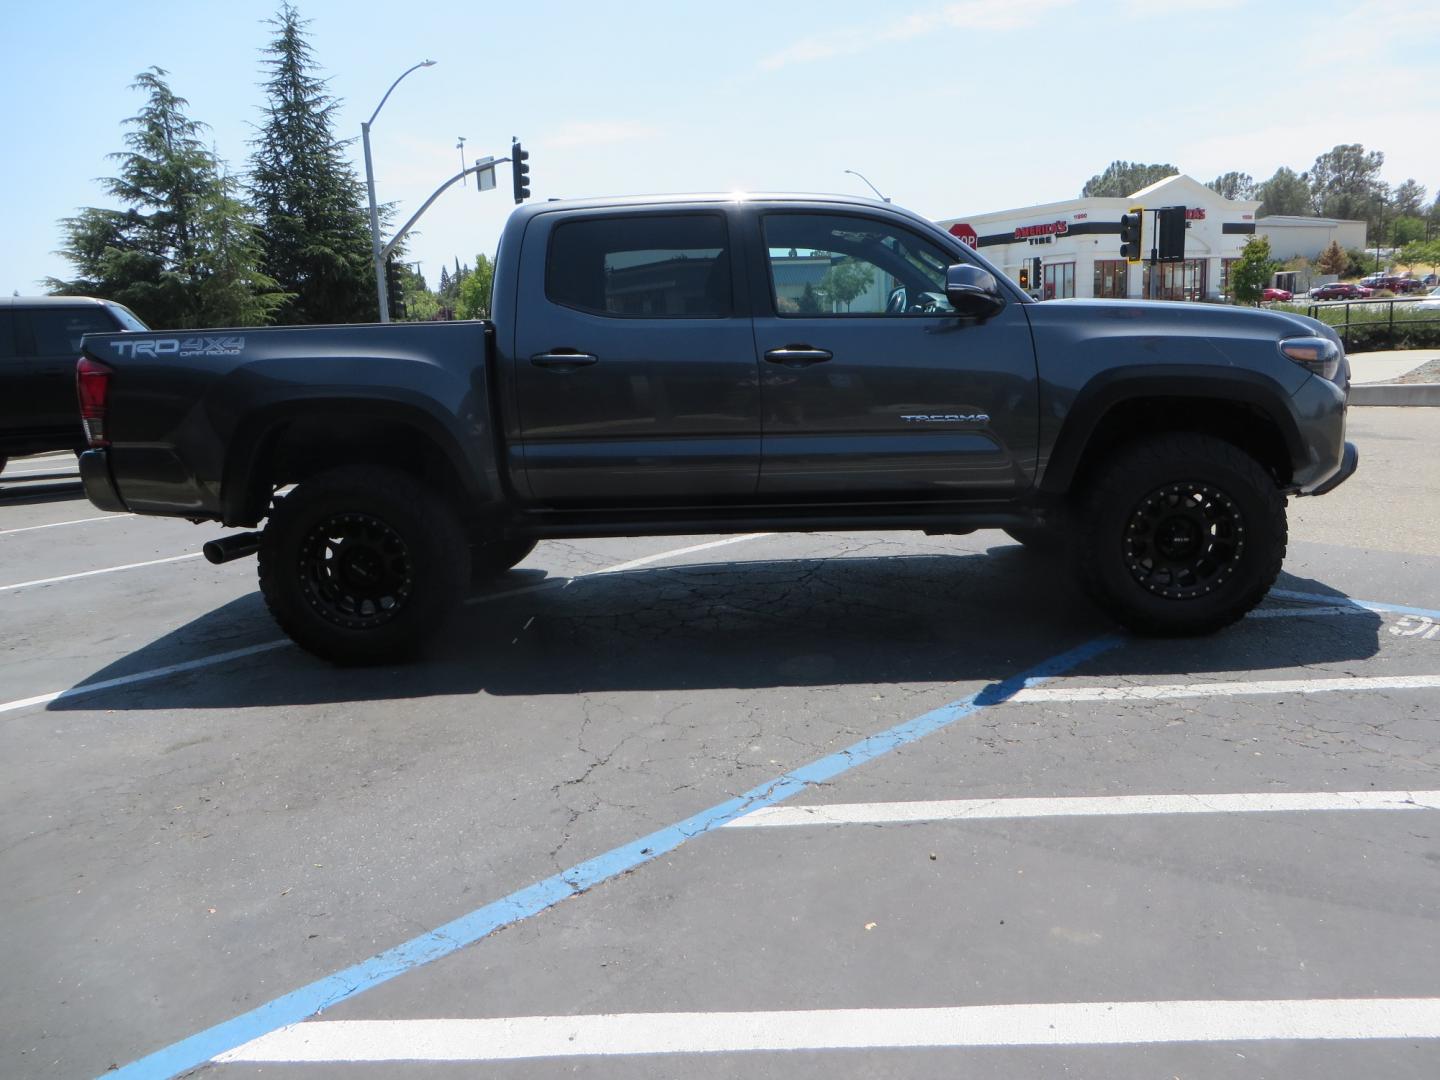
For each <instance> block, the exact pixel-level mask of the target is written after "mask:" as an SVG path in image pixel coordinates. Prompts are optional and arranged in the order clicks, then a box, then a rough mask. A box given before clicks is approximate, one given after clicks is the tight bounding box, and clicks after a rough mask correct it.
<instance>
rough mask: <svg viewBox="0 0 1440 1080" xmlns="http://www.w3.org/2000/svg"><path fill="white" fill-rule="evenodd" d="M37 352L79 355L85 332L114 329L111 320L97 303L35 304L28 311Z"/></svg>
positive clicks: (99, 332) (51, 354) (44, 354)
mask: <svg viewBox="0 0 1440 1080" xmlns="http://www.w3.org/2000/svg"><path fill="white" fill-rule="evenodd" d="M30 330H31V333H33V334H34V335H35V355H37V356H79V355H80V339H81V338H82V337H84V336H85V335H86V334H103V333H114V331H115V320H114V319H112V318H111V317H110V315H109V313H108V312H107V311H106V310H105V309H104V308H100V307H83V308H63V307H47V308H36V309H34V310H33V311H31V312H30Z"/></svg>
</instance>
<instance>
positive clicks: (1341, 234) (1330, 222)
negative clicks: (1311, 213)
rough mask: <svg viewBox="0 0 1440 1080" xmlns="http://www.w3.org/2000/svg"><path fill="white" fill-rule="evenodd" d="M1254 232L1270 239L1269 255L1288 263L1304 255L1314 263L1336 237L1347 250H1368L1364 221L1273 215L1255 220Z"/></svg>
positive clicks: (1336, 240) (1337, 241)
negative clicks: (1288, 260) (1289, 260)
mask: <svg viewBox="0 0 1440 1080" xmlns="http://www.w3.org/2000/svg"><path fill="white" fill-rule="evenodd" d="M1255 231H1256V232H1257V233H1258V234H1259V235H1261V236H1268V237H1269V238H1270V255H1271V257H1272V258H1276V259H1279V260H1280V261H1281V262H1285V261H1286V260H1287V259H1293V258H1295V257H1296V256H1302V257H1304V258H1306V259H1309V260H1310V261H1311V262H1314V261H1315V258H1316V257H1317V256H1318V255H1319V254H1320V252H1322V251H1324V250H1325V249H1326V248H1327V247H1329V246H1330V242H1331V241H1332V240H1333V241H1335V242H1336V243H1338V244H1339V245H1340V247H1341V248H1342V249H1343V250H1345V251H1350V250H1352V249H1353V250H1358V251H1364V250H1365V222H1363V221H1347V220H1345V219H1344V218H1324V217H1291V216H1290V215H1288V214H1274V215H1271V216H1270V217H1263V218H1261V219H1260V220H1259V221H1257V222H1256V223H1255Z"/></svg>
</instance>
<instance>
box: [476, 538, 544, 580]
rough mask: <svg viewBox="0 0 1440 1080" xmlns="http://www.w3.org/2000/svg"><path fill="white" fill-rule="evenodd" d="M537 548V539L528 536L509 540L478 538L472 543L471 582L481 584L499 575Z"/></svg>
mask: <svg viewBox="0 0 1440 1080" xmlns="http://www.w3.org/2000/svg"><path fill="white" fill-rule="evenodd" d="M534 550H535V541H534V540H532V539H529V538H528V537H518V538H515V539H509V540H483V541H482V540H477V541H474V542H472V543H471V545H470V582H471V584H472V585H479V584H481V583H482V582H486V581H489V580H490V579H491V578H496V577H499V576H500V575H501V574H503V573H505V571H506V570H509V569H510V568H511V567H513V566H516V565H518V564H519V563H520V562H522V561H523V560H524V559H525V556H527V555H529V554H530V552H532V551H534Z"/></svg>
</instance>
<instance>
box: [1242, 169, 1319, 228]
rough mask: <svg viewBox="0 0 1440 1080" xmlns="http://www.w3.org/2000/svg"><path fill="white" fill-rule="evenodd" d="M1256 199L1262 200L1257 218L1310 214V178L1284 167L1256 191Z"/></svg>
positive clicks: (1277, 170) (1276, 171)
mask: <svg viewBox="0 0 1440 1080" xmlns="http://www.w3.org/2000/svg"><path fill="white" fill-rule="evenodd" d="M1255 198H1257V199H1259V200H1260V210H1259V211H1258V212H1257V214H1256V216H1257V217H1267V216H1269V215H1272V214H1308V213H1309V212H1310V183H1309V178H1308V177H1307V176H1306V175H1305V174H1304V173H1301V174H1299V175H1296V173H1295V171H1294V170H1293V169H1287V168H1286V167H1285V166H1284V165H1282V166H1280V168H1278V169H1276V170H1275V175H1274V176H1272V177H1270V179H1269V180H1266V181H1265V182H1264V183H1263V184H1261V185H1260V186H1259V187H1257V188H1256V189H1255Z"/></svg>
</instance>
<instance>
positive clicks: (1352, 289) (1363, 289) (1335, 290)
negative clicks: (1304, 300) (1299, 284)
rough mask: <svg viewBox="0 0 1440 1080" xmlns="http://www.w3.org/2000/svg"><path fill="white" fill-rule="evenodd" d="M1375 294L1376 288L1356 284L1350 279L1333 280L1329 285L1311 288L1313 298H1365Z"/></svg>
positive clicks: (1311, 297)
mask: <svg viewBox="0 0 1440 1080" xmlns="http://www.w3.org/2000/svg"><path fill="white" fill-rule="evenodd" d="M1373 294H1374V290H1373V289H1371V288H1368V287H1367V286H1365V285H1356V284H1354V283H1353V282H1349V281H1332V282H1330V284H1328V285H1321V286H1319V287H1317V288H1314V289H1311V290H1310V299H1311V300H1363V299H1365V297H1367V296H1371V295H1373Z"/></svg>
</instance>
